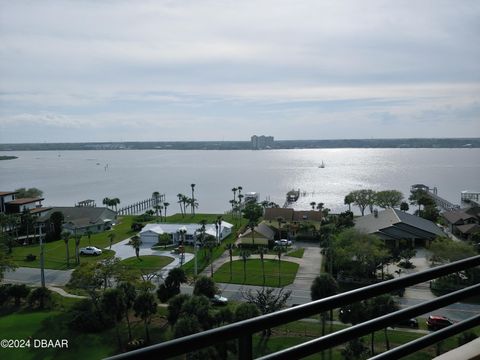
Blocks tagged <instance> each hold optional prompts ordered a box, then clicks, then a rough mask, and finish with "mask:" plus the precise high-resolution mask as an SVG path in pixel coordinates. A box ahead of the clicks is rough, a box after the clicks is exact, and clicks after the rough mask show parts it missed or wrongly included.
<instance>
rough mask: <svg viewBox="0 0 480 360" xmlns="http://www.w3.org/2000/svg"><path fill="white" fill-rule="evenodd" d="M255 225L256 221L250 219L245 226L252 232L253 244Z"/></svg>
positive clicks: (253, 242)
mask: <svg viewBox="0 0 480 360" xmlns="http://www.w3.org/2000/svg"><path fill="white" fill-rule="evenodd" d="M256 226H257V222H256V221H253V220H250V221H249V222H248V225H247V227H248V228H249V229H250V230H251V232H252V245H253V246H255V227H256Z"/></svg>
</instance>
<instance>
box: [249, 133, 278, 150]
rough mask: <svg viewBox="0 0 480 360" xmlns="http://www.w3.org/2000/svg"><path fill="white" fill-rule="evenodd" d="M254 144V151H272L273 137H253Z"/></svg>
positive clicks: (251, 139)
mask: <svg viewBox="0 0 480 360" xmlns="http://www.w3.org/2000/svg"><path fill="white" fill-rule="evenodd" d="M250 141H251V143H252V149H254V150H260V149H271V148H273V142H274V139H273V136H265V135H260V136H257V135H253V136H252V137H251V138H250Z"/></svg>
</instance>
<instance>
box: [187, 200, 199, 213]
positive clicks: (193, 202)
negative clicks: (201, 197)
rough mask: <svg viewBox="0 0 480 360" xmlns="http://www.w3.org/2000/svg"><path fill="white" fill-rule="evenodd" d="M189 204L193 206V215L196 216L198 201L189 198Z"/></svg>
mask: <svg viewBox="0 0 480 360" xmlns="http://www.w3.org/2000/svg"><path fill="white" fill-rule="evenodd" d="M188 205H190V206H191V208H192V210H191V211H192V212H193V215H192V216H195V209H198V201H197V200H195V199H188Z"/></svg>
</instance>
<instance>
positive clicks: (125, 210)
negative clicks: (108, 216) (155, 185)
mask: <svg viewBox="0 0 480 360" xmlns="http://www.w3.org/2000/svg"><path fill="white" fill-rule="evenodd" d="M164 201H165V194H160V197H159V198H158V199H155V198H153V197H152V198H149V199H145V200H142V201H138V202H136V203H134V204H131V205H127V206H124V207H122V208H121V209H118V210H117V215H137V214H140V213H143V212H145V211H147V210H149V209H153V207H154V206H155V205H160V204H161V203H163V202H164Z"/></svg>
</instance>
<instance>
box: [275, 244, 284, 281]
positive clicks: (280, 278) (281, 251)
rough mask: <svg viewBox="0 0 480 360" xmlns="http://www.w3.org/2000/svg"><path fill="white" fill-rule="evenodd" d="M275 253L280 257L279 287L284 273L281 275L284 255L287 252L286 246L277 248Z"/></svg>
mask: <svg viewBox="0 0 480 360" xmlns="http://www.w3.org/2000/svg"><path fill="white" fill-rule="evenodd" d="M273 251H275V253H276V254H277V256H278V286H281V284H282V273H281V265H282V254H283V253H284V252H285V251H286V249H285V246H281V245H280V246H275V247H274V248H273Z"/></svg>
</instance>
